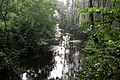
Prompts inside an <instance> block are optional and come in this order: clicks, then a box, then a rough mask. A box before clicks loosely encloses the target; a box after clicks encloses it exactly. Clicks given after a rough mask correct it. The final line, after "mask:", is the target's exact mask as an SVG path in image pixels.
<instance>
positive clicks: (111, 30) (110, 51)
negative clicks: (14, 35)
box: [79, 0, 120, 80]
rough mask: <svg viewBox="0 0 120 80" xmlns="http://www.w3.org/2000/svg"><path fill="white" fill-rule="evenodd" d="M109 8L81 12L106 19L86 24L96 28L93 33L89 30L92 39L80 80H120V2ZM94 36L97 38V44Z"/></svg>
mask: <svg viewBox="0 0 120 80" xmlns="http://www.w3.org/2000/svg"><path fill="white" fill-rule="evenodd" d="M103 1H104V0H103ZM99 3H100V2H99ZM105 3H106V2H105ZM106 4H107V3H106ZM106 4H104V5H103V6H101V7H99V8H97V7H91V8H86V9H84V10H81V11H80V12H81V13H87V14H91V13H93V14H100V15H102V17H104V18H102V19H99V20H95V21H94V22H91V21H90V22H87V23H84V24H86V25H92V24H93V23H94V25H93V26H92V29H91V27H89V29H87V30H88V33H89V34H90V37H89V38H88V40H87V41H86V43H85V48H84V49H83V50H84V58H83V65H82V69H81V70H80V72H79V80H119V79H120V77H119V76H120V54H119V53H120V52H119V51H120V48H119V47H120V46H119V45H120V41H119V38H120V36H119V35H120V33H119V30H120V28H119V26H120V24H119V21H120V14H119V12H120V9H119V4H120V0H112V1H110V2H109V4H110V5H112V7H110V6H105V5H106ZM93 29H94V31H93ZM87 30H86V31H87ZM93 36H94V37H97V39H98V41H97V44H96V42H95V41H94V40H95V39H94V37H93Z"/></svg>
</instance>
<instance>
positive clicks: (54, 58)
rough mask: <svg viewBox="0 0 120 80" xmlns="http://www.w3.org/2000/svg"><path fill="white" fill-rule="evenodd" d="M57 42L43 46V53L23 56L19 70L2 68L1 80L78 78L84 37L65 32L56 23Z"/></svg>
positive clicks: (67, 79)
mask: <svg viewBox="0 0 120 80" xmlns="http://www.w3.org/2000/svg"><path fill="white" fill-rule="evenodd" d="M56 31H57V33H56V37H57V38H56V39H55V40H56V42H58V43H57V45H56V44H53V45H51V46H50V47H48V46H43V47H42V48H41V54H42V56H41V55H39V54H36V55H37V56H36V55H34V54H29V55H27V56H26V57H23V59H24V62H22V64H21V65H22V67H21V68H20V69H21V70H19V72H14V70H7V69H6V70H0V78H1V79H0V80H76V75H77V72H78V71H79V70H80V69H81V58H80V53H81V52H82V51H81V48H82V44H83V43H82V42H83V40H82V39H78V38H75V34H70V33H65V32H64V33H63V32H61V29H60V28H59V24H57V25H56Z"/></svg>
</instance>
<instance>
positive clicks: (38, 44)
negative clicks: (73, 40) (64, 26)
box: [0, 0, 55, 80]
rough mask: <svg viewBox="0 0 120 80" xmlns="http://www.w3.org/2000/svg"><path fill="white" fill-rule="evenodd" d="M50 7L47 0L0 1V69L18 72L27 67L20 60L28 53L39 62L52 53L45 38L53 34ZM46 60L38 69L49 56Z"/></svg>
mask: <svg viewBox="0 0 120 80" xmlns="http://www.w3.org/2000/svg"><path fill="white" fill-rule="evenodd" d="M54 9H55V5H54V4H53V3H51V2H50V1H49V0H0V14H1V15H0V70H3V69H7V70H13V71H14V72H18V71H20V69H21V67H24V68H27V65H25V66H24V64H23V63H25V61H27V60H26V59H28V58H29V56H31V58H29V59H36V57H37V58H38V57H39V58H41V59H40V63H43V61H41V60H44V59H43V58H46V57H48V55H49V56H50V55H51V54H52V53H50V52H49V51H48V47H49V45H50V42H49V41H48V40H49V39H50V38H51V37H53V36H54V24H55V21H54V19H53V17H52V15H53V14H54ZM47 46H48V47H47ZM45 48H46V50H45V51H44V50H43V49H45ZM47 59H48V60H47V61H46V64H41V66H40V68H42V67H44V66H46V65H47V62H48V63H49V62H50V60H51V59H52V58H51V57H49V58H47ZM25 64H27V62H26V63H25ZM31 65H33V64H31ZM0 77H1V75H0ZM2 80H3V79H2Z"/></svg>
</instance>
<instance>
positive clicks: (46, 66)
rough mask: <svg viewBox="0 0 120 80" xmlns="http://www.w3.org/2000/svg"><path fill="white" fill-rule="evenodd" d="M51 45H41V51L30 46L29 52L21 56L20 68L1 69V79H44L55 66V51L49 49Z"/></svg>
mask: <svg viewBox="0 0 120 80" xmlns="http://www.w3.org/2000/svg"><path fill="white" fill-rule="evenodd" d="M48 46H49V45H45V46H41V47H40V48H39V51H38V52H39V53H37V52H34V51H33V50H32V48H28V50H27V52H26V53H24V54H23V55H19V56H20V62H21V63H20V70H19V71H18V72H16V71H14V70H13V69H9V70H8V69H0V80H44V79H46V78H47V77H48V75H49V72H50V71H51V70H52V68H53V64H54V60H53V52H52V51H49V47H48Z"/></svg>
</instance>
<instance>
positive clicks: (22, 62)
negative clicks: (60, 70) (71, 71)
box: [0, 0, 120, 80]
mask: <svg viewBox="0 0 120 80" xmlns="http://www.w3.org/2000/svg"><path fill="white" fill-rule="evenodd" d="M70 2H71V3H70ZM55 11H57V12H58V13H59V15H60V17H59V19H56V18H54V14H55ZM56 23H59V25H60V27H61V28H63V29H64V32H68V33H71V34H74V35H75V36H74V37H76V36H77V37H79V38H78V39H82V40H84V41H83V42H84V43H83V44H82V53H81V54H80V56H79V57H80V58H81V60H82V65H81V68H80V70H79V72H78V73H77V74H76V79H77V80H120V32H119V31H120V0H67V4H66V5H63V3H61V2H59V1H57V0H51V1H50V0H0V80H20V76H19V75H20V73H22V72H24V71H25V70H26V69H34V71H35V73H38V69H41V70H42V69H43V72H41V74H38V75H39V76H38V77H37V78H36V79H35V80H43V79H45V78H47V76H48V75H49V72H50V71H51V70H52V68H53V66H54V61H53V54H52V51H49V48H50V46H51V45H52V44H53V42H55V41H54V40H53V38H54V37H55V33H56V32H55V24H56ZM81 34H82V35H85V37H81Z"/></svg>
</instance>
